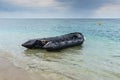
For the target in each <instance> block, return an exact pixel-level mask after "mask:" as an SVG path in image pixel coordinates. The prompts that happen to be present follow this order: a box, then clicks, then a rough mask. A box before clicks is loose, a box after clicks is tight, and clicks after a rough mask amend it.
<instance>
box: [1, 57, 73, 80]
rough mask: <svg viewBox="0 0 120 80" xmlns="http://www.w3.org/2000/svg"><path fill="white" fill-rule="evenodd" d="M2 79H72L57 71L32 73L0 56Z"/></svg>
mask: <svg viewBox="0 0 120 80" xmlns="http://www.w3.org/2000/svg"><path fill="white" fill-rule="evenodd" d="M46 74H48V75H46ZM0 80H71V79H68V78H65V77H63V76H61V75H59V74H55V73H44V72H43V73H42V72H41V73H33V72H32V73H31V72H29V71H26V70H24V69H22V68H19V67H17V66H15V65H13V64H12V63H11V62H9V61H8V60H7V59H5V58H2V57H0Z"/></svg>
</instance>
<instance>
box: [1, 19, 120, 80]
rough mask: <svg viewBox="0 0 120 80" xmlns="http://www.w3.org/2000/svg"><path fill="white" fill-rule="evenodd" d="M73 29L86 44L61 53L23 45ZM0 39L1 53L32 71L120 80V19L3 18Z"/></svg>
mask: <svg viewBox="0 0 120 80" xmlns="http://www.w3.org/2000/svg"><path fill="white" fill-rule="evenodd" d="M98 22H100V23H101V25H99V24H98ZM72 32H81V33H82V34H83V35H84V37H85V41H84V43H83V45H81V46H76V47H71V48H68V49H63V50H61V51H58V52H48V51H46V50H41V49H35V50H30V49H26V48H24V47H22V46H21V44H22V43H24V42H26V41H27V40H29V39H35V38H43V37H53V36H58V35H63V34H67V33H72ZM0 38H1V39H0V56H2V57H5V58H7V59H8V60H9V61H10V62H12V63H13V64H14V65H16V66H17V67H20V68H23V69H25V70H27V71H28V72H29V71H30V72H37V73H38V74H41V73H44V74H45V75H52V74H54V75H53V76H56V75H57V77H59V76H62V78H61V79H60V80H67V79H70V80H120V19H0Z"/></svg>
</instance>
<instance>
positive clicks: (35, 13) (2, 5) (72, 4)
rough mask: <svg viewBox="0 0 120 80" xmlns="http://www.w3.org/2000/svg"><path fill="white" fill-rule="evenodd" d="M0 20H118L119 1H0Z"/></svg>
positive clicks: (119, 16)
mask: <svg viewBox="0 0 120 80" xmlns="http://www.w3.org/2000/svg"><path fill="white" fill-rule="evenodd" d="M0 18H120V0H0Z"/></svg>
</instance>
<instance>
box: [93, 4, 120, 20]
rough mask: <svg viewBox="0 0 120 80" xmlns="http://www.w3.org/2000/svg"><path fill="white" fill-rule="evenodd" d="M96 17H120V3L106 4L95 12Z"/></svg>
mask: <svg viewBox="0 0 120 80" xmlns="http://www.w3.org/2000/svg"><path fill="white" fill-rule="evenodd" d="M93 16H94V17H104V18H111V17H113V18H118V17H120V5H119V4H118V3H117V4H106V5H104V6H101V7H100V8H98V9H97V10H96V11H95V12H94V14H93Z"/></svg>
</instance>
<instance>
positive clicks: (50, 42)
mask: <svg viewBox="0 0 120 80" xmlns="http://www.w3.org/2000/svg"><path fill="white" fill-rule="evenodd" d="M83 42H84V36H83V35H82V33H79V32H75V33H70V34H65V35H62V36H56V37H49V38H41V39H33V40H29V41H27V42H25V43H24V44H22V46H23V47H26V48H28V49H46V50H48V51H53V50H61V49H64V48H68V47H72V46H78V45H81V44H82V43H83Z"/></svg>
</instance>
